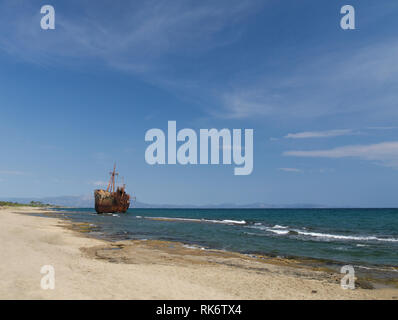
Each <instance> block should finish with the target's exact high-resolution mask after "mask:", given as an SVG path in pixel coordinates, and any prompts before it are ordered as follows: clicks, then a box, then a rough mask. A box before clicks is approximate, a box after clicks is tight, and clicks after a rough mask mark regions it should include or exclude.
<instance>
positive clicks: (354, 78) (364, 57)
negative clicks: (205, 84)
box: [215, 39, 398, 119]
mask: <svg viewBox="0 0 398 320" xmlns="http://www.w3.org/2000/svg"><path fill="white" fill-rule="evenodd" d="M251 79H252V80H251V82H250V81H248V80H247V79H244V81H242V82H241V83H238V82H235V83H233V84H230V88H229V89H228V90H224V91H223V90H219V92H220V93H219V95H218V99H219V103H220V104H221V105H222V109H221V110H219V111H217V113H215V114H216V115H217V116H219V117H223V118H232V119H244V118H252V117H259V116H280V117H281V116H283V117H287V118H292V117H294V118H310V119H311V118H319V117H325V116H331V115H342V114H351V115H352V114H356V115H357V116H359V117H369V116H370V115H372V114H373V115H374V114H377V116H378V118H379V119H383V118H385V119H388V117H389V116H391V115H397V112H398V111H397V108H396V106H397V102H398V93H397V90H395V89H394V88H395V87H396V86H397V85H398V41H396V39H383V40H380V41H379V43H372V44H369V45H362V46H360V47H356V48H355V49H351V50H350V53H349V54H347V53H346V52H344V53H343V52H340V53H339V52H329V53H327V54H323V55H321V56H319V57H318V58H316V59H314V58H313V56H309V58H308V60H306V58H302V59H301V63H300V64H299V65H296V66H293V67H292V68H291V70H289V71H288V72H286V73H284V74H280V73H277V74H270V75H268V74H267V75H265V76H264V75H261V76H258V75H253V76H252V78H251ZM309 88H310V89H309ZM330 88H333V90H331V89H330Z"/></svg>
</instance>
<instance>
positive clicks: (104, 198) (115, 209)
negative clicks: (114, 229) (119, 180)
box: [94, 190, 130, 213]
mask: <svg viewBox="0 0 398 320" xmlns="http://www.w3.org/2000/svg"><path fill="white" fill-rule="evenodd" d="M94 198H95V211H96V212H97V213H125V212H126V211H127V210H128V208H129V207H130V196H129V195H128V194H126V193H125V192H122V191H116V192H108V191H105V190H95V191H94Z"/></svg>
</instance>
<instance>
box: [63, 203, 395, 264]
mask: <svg viewBox="0 0 398 320" xmlns="http://www.w3.org/2000/svg"><path fill="white" fill-rule="evenodd" d="M58 212H59V213H60V214H63V215H65V216H67V217H70V218H72V219H73V220H75V221H80V222H83V221H84V222H89V223H92V224H93V225H95V226H98V230H99V231H100V233H101V234H102V235H105V236H106V237H108V238H112V239H115V240H118V239H160V240H173V241H180V242H183V243H186V244H195V245H199V246H201V247H204V248H215V249H223V250H230V251H238V252H242V253H251V254H256V253H257V254H267V255H276V256H285V257H289V256H293V257H310V258H316V259H324V260H328V261H329V260H330V261H335V262H344V263H351V264H361V265H367V264H371V265H386V266H398V209H130V210H129V211H128V212H127V213H126V214H115V215H112V214H105V215H97V214H96V213H95V211H94V210H93V209H62V210H59V211H58ZM158 218H159V219H158Z"/></svg>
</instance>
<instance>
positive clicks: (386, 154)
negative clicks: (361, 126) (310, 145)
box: [283, 141, 398, 168]
mask: <svg viewBox="0 0 398 320" xmlns="http://www.w3.org/2000/svg"><path fill="white" fill-rule="evenodd" d="M283 155H285V156H294V157H312V158H347V157H351V158H359V159H363V160H370V161H376V162H379V163H381V164H383V165H385V166H389V167H394V168H398V141H391V142H382V143H377V144H370V145H349V146H343V147H337V148H333V149H326V150H311V151H299V150H297V151H285V152H284V153H283Z"/></svg>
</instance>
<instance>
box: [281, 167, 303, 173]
mask: <svg viewBox="0 0 398 320" xmlns="http://www.w3.org/2000/svg"><path fill="white" fill-rule="evenodd" d="M278 170H280V171H284V172H296V173H302V172H303V170H301V169H297V168H278Z"/></svg>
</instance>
